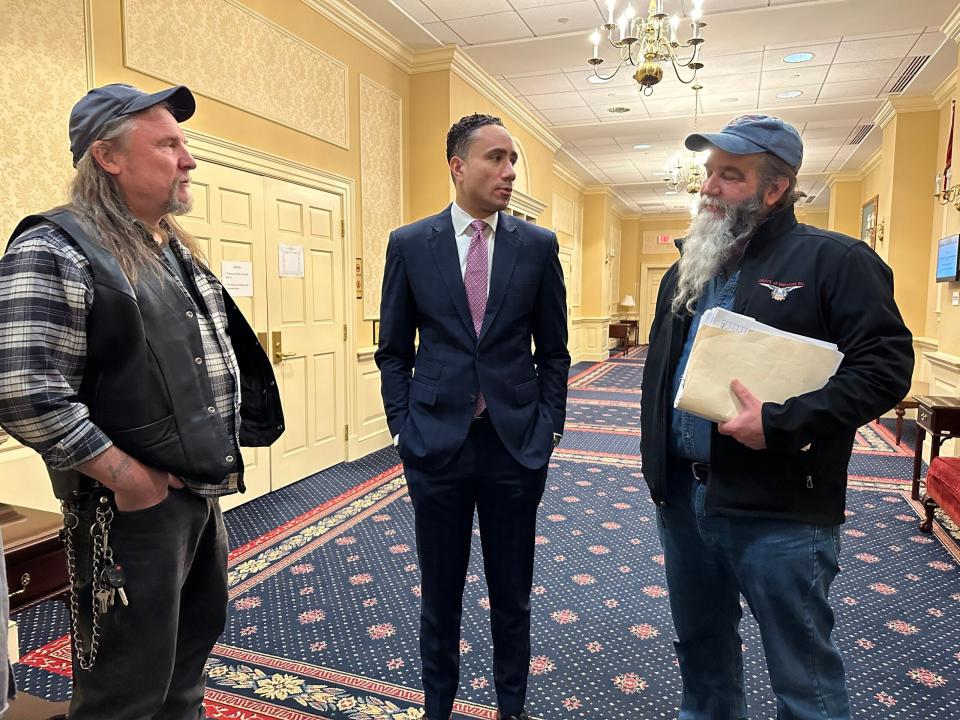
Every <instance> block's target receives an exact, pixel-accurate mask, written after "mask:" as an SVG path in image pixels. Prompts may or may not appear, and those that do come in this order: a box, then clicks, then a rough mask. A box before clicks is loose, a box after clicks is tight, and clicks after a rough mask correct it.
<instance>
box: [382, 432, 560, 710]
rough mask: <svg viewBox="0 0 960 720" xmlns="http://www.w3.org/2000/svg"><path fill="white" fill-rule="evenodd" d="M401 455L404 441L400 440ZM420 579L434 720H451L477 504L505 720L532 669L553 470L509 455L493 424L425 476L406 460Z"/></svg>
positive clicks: (428, 698)
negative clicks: (537, 570)
mask: <svg viewBox="0 0 960 720" xmlns="http://www.w3.org/2000/svg"><path fill="white" fill-rule="evenodd" d="M400 444H401V449H402V445H403V437H401V438H400ZM404 471H405V473H406V478H407V487H408V488H409V492H410V498H411V500H412V501H413V509H414V515H415V521H416V534H417V558H418V560H419V563H420V574H421V612H420V655H421V659H422V662H423V675H422V679H423V690H424V695H425V707H426V716H427V718H428V719H429V720H447V718H448V716H449V715H450V712H451V710H452V708H453V702H454V698H455V696H456V693H457V686H458V684H459V677H460V618H461V614H462V610H463V588H464V582H465V581H466V574H467V565H468V563H469V560H470V540H471V535H472V531H473V513H474V508H476V511H477V516H478V521H479V526H480V543H481V546H482V549H483V566H484V574H485V576H486V581H487V589H488V591H489V597H490V625H491V631H492V636H493V676H494V684H495V687H496V693H497V705H498V707H499V709H500V712H501V714H502V715H503V716H504V717H507V716H510V715H515V714H518V713H519V712H520V711H521V710H522V709H523V705H524V701H525V699H526V693H527V674H528V671H529V665H530V590H531V586H532V584H533V556H534V548H535V536H536V521H537V508H538V507H539V504H540V498H541V497H542V496H543V490H544V484H545V482H546V477H547V467H546V466H544V467H542V468H539V469H536V470H530V469H528V468H525V467H523V466H522V465H520V463H518V462H517V461H516V460H515V459H514V458H513V456H511V455H510V453H509V452H508V451H507V449H506V448H505V447H504V445H503V443H502V442H501V441H500V438H499V437H498V436H497V431H496V430H495V429H494V427H493V424H492V423H491V421H490V420H489V418H486V417H484V418H479V419H477V420H474V421H473V423H472V424H471V426H470V431H469V434H468V436H467V439H466V441H465V442H464V444H463V446H462V447H461V448H460V450H459V452H458V453H457V454H456V455H455V456H454V458H453V460H452V461H451V462H449V463H448V464H447V465H445V466H444V467H442V468H440V469H439V470H431V471H429V472H426V471H422V470H418V469H417V468H416V467H414V466H412V465H410V464H405V466H404Z"/></svg>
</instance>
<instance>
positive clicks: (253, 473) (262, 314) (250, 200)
mask: <svg viewBox="0 0 960 720" xmlns="http://www.w3.org/2000/svg"><path fill="white" fill-rule="evenodd" d="M263 183H264V181H263V178H262V177H260V176H258V175H254V174H252V173H246V172H243V171H240V170H235V169H232V168H227V167H224V166H222V165H217V164H214V163H210V162H204V161H202V160H201V161H198V164H197V169H196V170H194V171H193V173H192V174H191V185H192V188H193V210H192V211H191V212H190V214H188V215H184V216H181V217H180V218H178V220H179V222H180V224H181V225H182V226H183V228H184V229H185V230H186V231H187V232H189V233H190V234H192V235H193V236H194V237H196V238H197V239H198V240H199V241H200V242H201V246H202V247H203V250H204V253H205V255H206V258H207V262H208V265H209V267H210V269H211V270H212V271H213V273H214V274H215V275H217V276H218V277H219V276H220V275H221V262H222V261H224V260H236V261H243V262H249V263H251V264H252V266H253V297H242V298H241V297H238V298H234V299H235V300H236V302H237V307H239V308H240V310H241V312H243V314H244V316H245V317H246V318H247V321H248V322H249V323H250V325H251V326H252V327H253V328H254V330H256V331H257V332H266V331H267V330H268V325H267V321H268V318H267V273H266V248H265V239H264V217H263V207H264V205H263V204H264V186H263ZM243 459H244V464H245V466H246V469H245V472H244V483H245V484H246V486H247V492H246V493H245V494H243V495H231V496H229V497H226V498H224V499H223V500H222V506H223V508H224V509H229V508H231V507H235V506H236V505H239V504H241V502H246V501H247V500H251V499H252V498H255V497H258V496H260V495H264V494H266V493H268V492H269V491H270V489H271V484H270V453H269V451H268V449H267V448H243Z"/></svg>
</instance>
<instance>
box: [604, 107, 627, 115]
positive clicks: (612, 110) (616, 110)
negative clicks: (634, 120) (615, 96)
mask: <svg viewBox="0 0 960 720" xmlns="http://www.w3.org/2000/svg"><path fill="white" fill-rule="evenodd" d="M607 112H608V113H613V114H614V115H623V113H628V112H630V108H628V107H624V106H623V105H614V106H613V107H608V108H607Z"/></svg>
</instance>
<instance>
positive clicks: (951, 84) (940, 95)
mask: <svg viewBox="0 0 960 720" xmlns="http://www.w3.org/2000/svg"><path fill="white" fill-rule="evenodd" d="M956 91H957V71H956V70H954V71H953V72H952V73H950V74H949V75H947V77H946V78H944V80H943V82H942V83H940V84H939V85H937V89H936V90H934V91H933V99H934V102H936V103H937V107H939V108H943V106H944V105H946V104H947V100H950V99H951V98H952V97H953V95H954V94H955V93H956Z"/></svg>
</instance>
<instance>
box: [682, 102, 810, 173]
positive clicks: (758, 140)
mask: <svg viewBox="0 0 960 720" xmlns="http://www.w3.org/2000/svg"><path fill="white" fill-rule="evenodd" d="M684 145H686V146H687V149H688V150H694V151H697V152H699V151H700V150H709V149H710V148H711V147H718V148H720V149H721V150H723V151H725V152H728V153H730V154H731V155H753V154H755V153H761V152H768V153H770V154H771V155H776V156H777V157H778V158H780V159H781V160H783V161H784V162H785V163H786V164H787V165H789V166H790V167H791V168H793V171H794V172H798V171H799V170H800V165H801V163H802V162H803V140H801V139H800V133H798V132H797V130H796V128H794V127H793V125H791V124H790V123H787V122H784V121H783V120H781V119H780V118H775V117H770V116H769V115H741V116H740V117H738V118H735V119H733V120H731V121H730V122H729V123H727V125H726V126H725V127H724V128H723V129H722V130H721V131H720V132H718V133H695V134H693V135H690V136H688V137H687V139H686V141H685V142H684Z"/></svg>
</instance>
